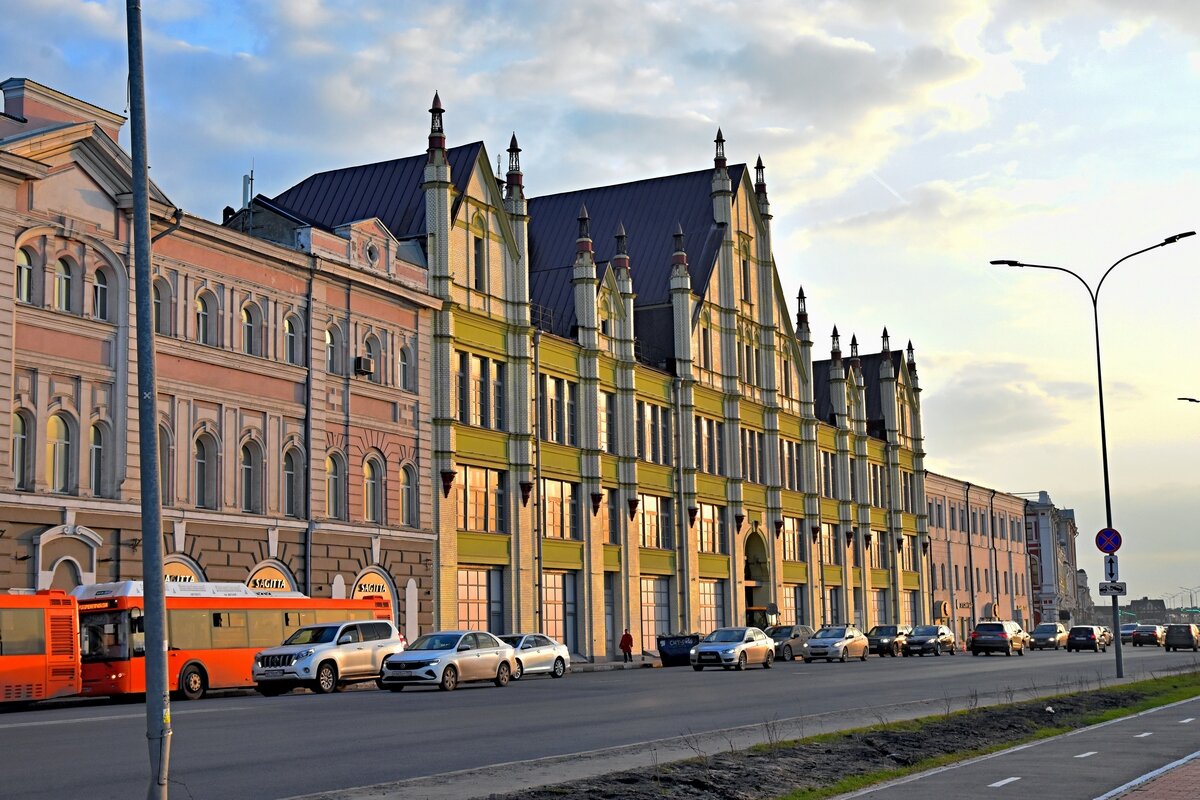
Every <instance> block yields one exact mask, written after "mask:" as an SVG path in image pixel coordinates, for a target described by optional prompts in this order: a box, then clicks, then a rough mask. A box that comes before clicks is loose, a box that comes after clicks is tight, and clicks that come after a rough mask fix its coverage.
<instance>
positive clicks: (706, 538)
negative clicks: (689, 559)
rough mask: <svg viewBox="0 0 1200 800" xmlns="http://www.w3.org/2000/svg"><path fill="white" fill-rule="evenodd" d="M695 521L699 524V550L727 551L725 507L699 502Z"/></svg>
mask: <svg viewBox="0 0 1200 800" xmlns="http://www.w3.org/2000/svg"><path fill="white" fill-rule="evenodd" d="M697 522H699V524H700V531H699V534H700V537H699V539H700V540H699V548H700V552H701V553H724V552H727V551H726V544H725V541H726V536H725V508H724V507H723V506H717V505H713V504H711V503H701V504H700V513H699V515H698V519H697Z"/></svg>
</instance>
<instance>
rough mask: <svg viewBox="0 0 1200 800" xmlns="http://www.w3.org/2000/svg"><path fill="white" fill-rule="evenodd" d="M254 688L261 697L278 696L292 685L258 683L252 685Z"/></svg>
mask: <svg viewBox="0 0 1200 800" xmlns="http://www.w3.org/2000/svg"><path fill="white" fill-rule="evenodd" d="M254 690H255V691H256V692H258V693H259V694H261V695H262V696H263V697H279V695H281V694H283V693H284V692H290V691H291V690H292V687H290V686H280V685H279V684H277V683H260V684H258V685H257V686H255V687H254Z"/></svg>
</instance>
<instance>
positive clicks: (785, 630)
mask: <svg viewBox="0 0 1200 800" xmlns="http://www.w3.org/2000/svg"><path fill="white" fill-rule="evenodd" d="M763 633H765V634H766V635H767V636H770V637H771V641H773V642H775V657H776V658H778V659H779V660H780V661H791V660H792V659H793V658H795V657H796V654H797V653H799V652H800V649H801V648H802V647H803V646H804V643H805V642H807V641H808V637H810V636H812V635H813V629H812V628H810V627H808V626H807V625H772V626H771V627H769V628H767V629H766V630H765V631H763Z"/></svg>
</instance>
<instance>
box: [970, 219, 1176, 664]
mask: <svg viewBox="0 0 1200 800" xmlns="http://www.w3.org/2000/svg"><path fill="white" fill-rule="evenodd" d="M1195 235H1196V232H1195V231H1187V232H1186V233H1177V234H1175V235H1174V236H1168V237H1167V238H1166V239H1163V240H1162V241H1161V242H1159V243H1158V244H1153V245H1150V246H1149V247H1143V248H1142V249H1141V250H1137V251H1135V252H1133V253H1130V254H1129V255H1127V256H1124V257H1122V258H1119V259H1117V260H1116V261H1115V262H1113V265H1112V266H1111V267H1109V268H1108V269H1107V270H1105V271H1104V274H1103V275H1101V276H1100V282H1099V283H1097V284H1096V288H1095V289H1094V290H1093V289H1092V287H1091V284H1089V283H1088V282H1087V281H1085V280H1084V279H1083V278H1082V277H1081V276H1080V275H1079V274H1078V273H1075V272H1072V271H1071V270H1069V269H1067V268H1065V267H1056V266H1052V265H1049V264H1026V263H1024V262H1021V261H1011V260H1000V261H993V262H992V263H993V264H999V265H1003V266H1006V267H1031V268H1033V269H1052V270H1054V271H1056V272H1065V273H1067V274H1068V275H1071V276H1073V277H1074V278H1075V279H1076V280H1077V281H1079V282H1080V283H1082V284H1083V288H1085V289H1087V293H1088V298H1089V299H1090V300H1091V301H1092V330H1093V331H1094V334H1095V340H1096V393H1097V395H1098V396H1099V398H1100V463H1101V466H1102V468H1103V471H1104V520H1105V527H1106V528H1112V526H1113V520H1112V491H1111V487H1110V484H1109V480H1108V431H1107V429H1106V428H1105V424H1104V373H1103V372H1102V371H1101V368H1100V289H1102V288H1103V287H1104V280H1105V278H1107V277H1108V276H1109V275H1110V274H1111V273H1112V271H1113V270H1114V269H1116V268H1117V265H1118V264H1120V263H1121V262H1123V261H1127V260H1129V259H1131V258H1133V257H1134V256H1137V255H1141V254H1142V253H1146V252H1149V251H1150V250H1154V249H1156V248H1159V247H1165V246H1166V245H1169V244H1175V243H1176V242H1178V241H1179V240H1180V239H1185V238H1187V237H1188V236H1195ZM1112 618H1113V625H1112V629H1113V645H1114V646H1113V650H1114V651H1115V652H1116V657H1117V677H1118V678H1123V677H1125V659H1124V655H1123V654H1122V652H1121V609H1120V607H1119V606H1118V603H1117V596H1116V595H1113V598H1112Z"/></svg>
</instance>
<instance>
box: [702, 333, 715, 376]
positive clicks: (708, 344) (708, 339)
mask: <svg viewBox="0 0 1200 800" xmlns="http://www.w3.org/2000/svg"><path fill="white" fill-rule="evenodd" d="M700 366H702V367H704V369H712V329H711V328H709V327H708V326H705V327H703V328H701V329H700Z"/></svg>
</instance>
